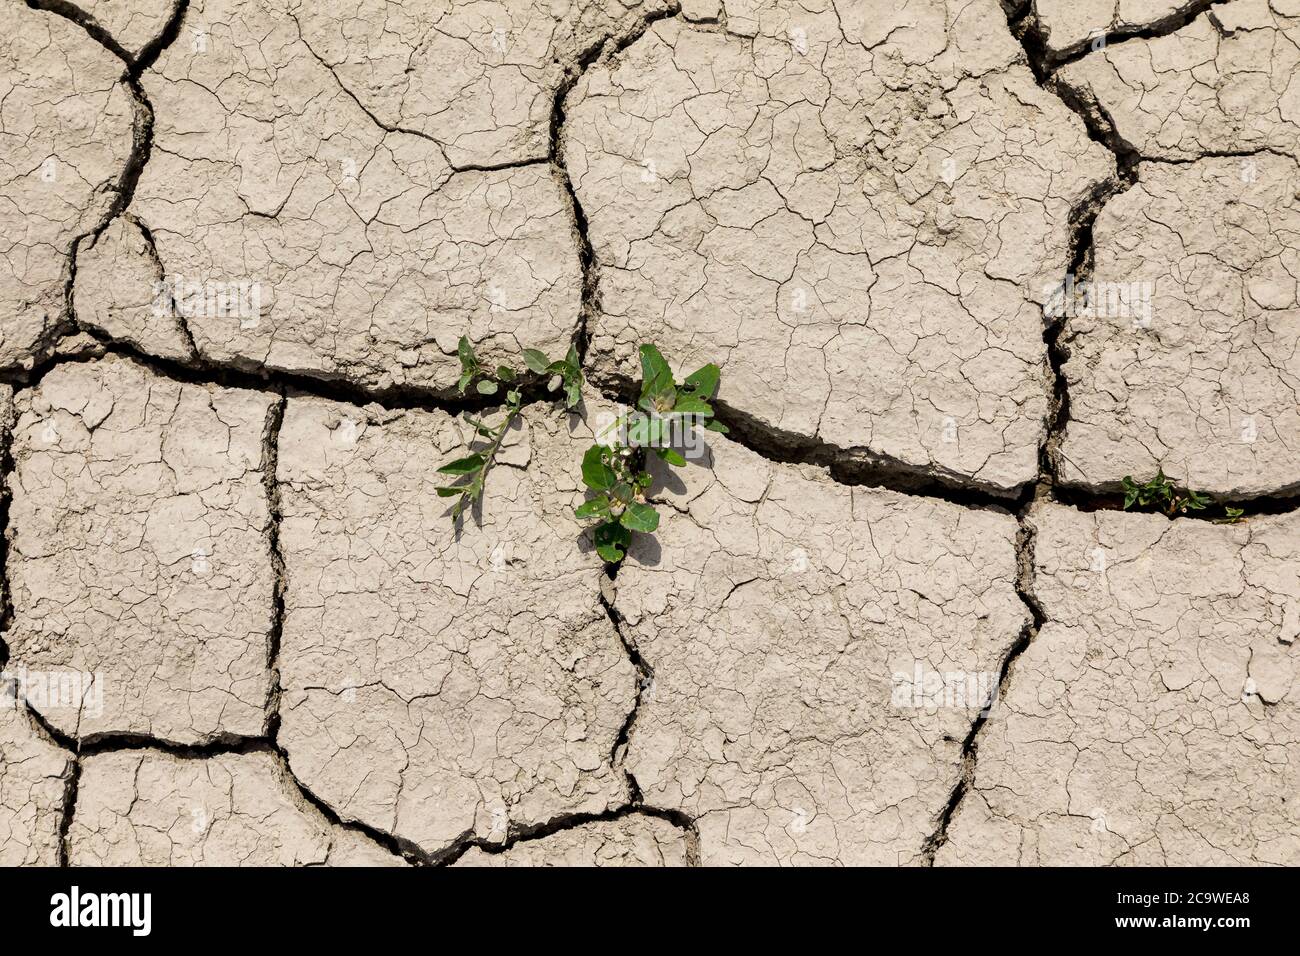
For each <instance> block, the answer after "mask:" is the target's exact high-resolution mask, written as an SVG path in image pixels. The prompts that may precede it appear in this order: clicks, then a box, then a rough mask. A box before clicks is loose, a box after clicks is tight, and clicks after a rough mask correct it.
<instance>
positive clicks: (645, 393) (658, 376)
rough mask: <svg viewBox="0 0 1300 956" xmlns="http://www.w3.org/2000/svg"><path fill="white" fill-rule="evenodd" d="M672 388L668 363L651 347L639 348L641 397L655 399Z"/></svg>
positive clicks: (671, 377)
mask: <svg viewBox="0 0 1300 956" xmlns="http://www.w3.org/2000/svg"><path fill="white" fill-rule="evenodd" d="M672 387H673V372H672V369H670V368H669V367H668V361H667V360H666V359H665V358H664V357H663V355H661V354H660V353H659V350H658V349H657V348H655V347H654V346H653V345H649V344H647V345H643V346H641V396H642V397H643V398H644V397H650V398H656V397H658V396H660V395H662V394H664V393H666V392H667V391H669V390H671V389H672Z"/></svg>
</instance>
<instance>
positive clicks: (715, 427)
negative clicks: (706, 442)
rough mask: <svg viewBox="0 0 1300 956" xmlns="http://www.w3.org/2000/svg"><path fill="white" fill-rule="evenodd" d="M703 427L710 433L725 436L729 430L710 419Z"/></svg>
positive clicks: (715, 420)
mask: <svg viewBox="0 0 1300 956" xmlns="http://www.w3.org/2000/svg"><path fill="white" fill-rule="evenodd" d="M704 427H705V428H707V429H708V430H709V431H711V432H717V433H718V434H719V435H725V434H727V432H729V431H730V430H731V429H729V428H728V427H727V426H726V425H724V424H722V422H720V421H718V420H717V419H716V418H710V419H709V420H708V421H707V422H705V423H704Z"/></svg>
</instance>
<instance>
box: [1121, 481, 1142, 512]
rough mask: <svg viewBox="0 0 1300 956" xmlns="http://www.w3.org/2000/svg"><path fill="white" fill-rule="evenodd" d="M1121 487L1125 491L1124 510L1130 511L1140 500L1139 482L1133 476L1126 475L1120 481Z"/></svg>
mask: <svg viewBox="0 0 1300 956" xmlns="http://www.w3.org/2000/svg"><path fill="white" fill-rule="evenodd" d="M1120 487H1121V488H1123V489H1124V510H1125V511H1128V509H1129V508H1132V507H1133V504H1134V502H1136V501H1137V500H1138V494H1139V489H1138V486H1137V482H1135V481H1134V480H1133V476H1132V475H1125V476H1124V478H1123V480H1122V481H1120Z"/></svg>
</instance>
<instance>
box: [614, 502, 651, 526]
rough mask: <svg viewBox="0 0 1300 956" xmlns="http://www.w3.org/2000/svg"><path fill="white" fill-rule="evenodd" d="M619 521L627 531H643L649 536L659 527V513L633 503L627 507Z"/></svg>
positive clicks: (646, 506) (648, 507) (647, 506)
mask: <svg viewBox="0 0 1300 956" xmlns="http://www.w3.org/2000/svg"><path fill="white" fill-rule="evenodd" d="M619 521H620V523H621V524H622V525H623V527H625V528H627V529H628V530H629V531H644V532H646V533H647V534H649V533H650V532H652V531H654V529H655V528H657V527H659V512H657V511H655V510H654V508H651V507H650V506H649V505H643V504H641V503H639V502H636V501H634V502H632V503H631V504H630V505H628V506H627V510H626V511H624V512H623V515H622V517H621V518H620V519H619Z"/></svg>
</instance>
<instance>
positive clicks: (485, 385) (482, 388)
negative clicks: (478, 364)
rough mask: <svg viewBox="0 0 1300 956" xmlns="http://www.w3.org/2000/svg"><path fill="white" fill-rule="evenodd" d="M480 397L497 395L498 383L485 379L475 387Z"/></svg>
mask: <svg viewBox="0 0 1300 956" xmlns="http://www.w3.org/2000/svg"><path fill="white" fill-rule="evenodd" d="M475 388H477V389H478V392H479V394H480V395H495V394H496V393H497V383H496V382H494V381H492V380H491V379H486V378H485V379H483V380H482V381H481V382H479V383H478V385H476V386H475Z"/></svg>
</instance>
